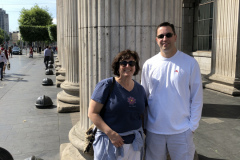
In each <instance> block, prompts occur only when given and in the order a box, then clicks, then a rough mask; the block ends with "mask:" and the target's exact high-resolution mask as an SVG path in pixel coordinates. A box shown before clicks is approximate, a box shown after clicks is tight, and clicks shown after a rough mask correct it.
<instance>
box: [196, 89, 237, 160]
mask: <svg viewBox="0 0 240 160" xmlns="http://www.w3.org/2000/svg"><path fill="white" fill-rule="evenodd" d="M194 142H195V144H196V149H197V152H198V154H199V159H200V160H240V97H232V96H229V95H225V94H222V93H219V92H215V91H210V90H206V89H205V90H204V105H203V112H202V118H201V121H200V125H199V128H198V129H197V131H196V133H195V139H194Z"/></svg>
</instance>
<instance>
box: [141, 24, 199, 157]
mask: <svg viewBox="0 0 240 160" xmlns="http://www.w3.org/2000/svg"><path fill="white" fill-rule="evenodd" d="M156 32H157V35H156V42H157V44H158V46H159V47H160V52H159V53H158V54H156V55H155V56H153V57H152V58H150V59H148V60H147V61H146V62H145V63H144V65H143V70H142V78H141V83H142V85H143V87H144V89H145V91H146V94H147V97H148V105H149V106H148V107H147V124H146V131H147V132H146V157H145V159H146V160H166V155H167V151H168V152H169V154H170V157H171V160H183V159H184V160H193V157H194V153H195V145H194V143H193V133H194V132H195V130H196V129H197V128H198V125H199V120H200V118H201V112H202V106H203V90H202V81H201V73H200V69H199V65H198V63H197V61H196V60H195V59H194V58H193V57H191V56H189V55H187V54H185V53H183V52H181V51H179V50H177V48H176V46H175V42H176V40H177V35H176V33H175V28H174V25H173V24H170V23H168V22H164V23H162V24H160V25H159V26H158V27H157V30H156Z"/></svg>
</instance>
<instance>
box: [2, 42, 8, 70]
mask: <svg viewBox="0 0 240 160" xmlns="http://www.w3.org/2000/svg"><path fill="white" fill-rule="evenodd" d="M1 51H2V52H3V53H4V54H5V57H6V59H7V61H8V54H7V50H6V49H5V48H4V45H3V44H2V45H1ZM7 61H6V63H4V65H3V73H4V74H5V70H6V66H7Z"/></svg>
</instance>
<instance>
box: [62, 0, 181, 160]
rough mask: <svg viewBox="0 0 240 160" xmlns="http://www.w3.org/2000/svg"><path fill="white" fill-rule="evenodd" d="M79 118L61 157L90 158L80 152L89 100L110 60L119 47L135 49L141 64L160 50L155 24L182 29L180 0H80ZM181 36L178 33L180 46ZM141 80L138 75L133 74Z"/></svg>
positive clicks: (107, 74) (106, 74) (70, 159)
mask: <svg viewBox="0 0 240 160" xmlns="http://www.w3.org/2000/svg"><path fill="white" fill-rule="evenodd" d="M78 2H79V3H78V27H79V73H80V75H79V83H80V84H79V85H80V90H79V94H80V121H79V122H78V123H77V124H76V125H75V126H74V127H73V128H72V129H71V131H70V132H69V140H70V142H71V143H70V144H67V145H66V146H64V147H65V149H63V148H64V147H62V150H64V151H63V153H62V156H61V159H62V160H82V159H93V157H91V156H88V155H85V154H84V153H83V147H84V134H85V131H86V130H87V128H88V127H89V126H90V125H91V121H90V120H89V119H88V117H87V112H88V103H89V100H90V97H91V94H92V92H93V90H94V87H95V85H96V83H97V82H99V81H100V80H102V79H104V78H107V77H110V76H113V75H112V73H111V62H112V60H113V58H114V57H115V56H116V55H117V53H119V52H120V51H122V50H125V49H131V50H135V51H137V52H138V53H139V55H140V59H141V61H140V65H141V66H142V64H143V62H144V61H145V60H146V59H148V58H150V57H151V56H153V55H155V54H157V53H158V52H159V47H158V46H157V44H156V42H155V37H156V27H157V25H158V24H160V23H161V22H164V21H169V22H171V23H174V24H175V25H176V32H177V34H179V33H180V30H181V15H182V14H181V11H182V10H181V0H177V1H176V0H161V1H159V0H151V1H146V0H121V1H119V0H104V1H103V0H101V1H99V0H91V1H89V0H79V1H78ZM180 39H181V35H180V34H179V35H178V44H177V45H178V46H180ZM134 78H135V79H136V80H137V81H140V75H138V76H136V77H134Z"/></svg>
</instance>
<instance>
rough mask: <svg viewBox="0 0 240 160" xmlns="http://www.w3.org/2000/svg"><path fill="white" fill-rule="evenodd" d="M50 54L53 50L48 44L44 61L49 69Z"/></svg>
mask: <svg viewBox="0 0 240 160" xmlns="http://www.w3.org/2000/svg"><path fill="white" fill-rule="evenodd" d="M50 56H51V50H50V49H48V46H47V47H46V49H45V50H44V63H45V66H46V69H48V61H49V60H50Z"/></svg>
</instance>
